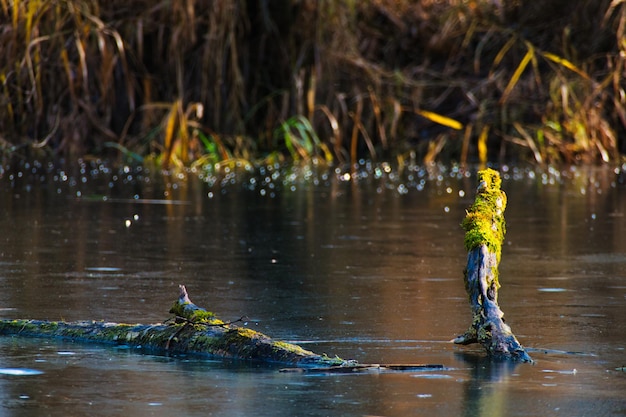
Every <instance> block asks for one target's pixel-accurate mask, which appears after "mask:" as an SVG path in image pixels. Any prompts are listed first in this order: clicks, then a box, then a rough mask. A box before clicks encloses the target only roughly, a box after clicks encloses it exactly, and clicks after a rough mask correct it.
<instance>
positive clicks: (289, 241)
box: [0, 162, 626, 417]
mask: <svg viewBox="0 0 626 417" xmlns="http://www.w3.org/2000/svg"><path fill="white" fill-rule="evenodd" d="M0 174H1V175H0V210H2V216H1V217H0V231H1V232H0V288H1V291H0V316H2V317H4V318H36V319H46V320H82V319H93V320H107V321H119V322H142V323H153V322H159V321H162V320H164V319H166V318H168V310H169V306H170V305H171V303H172V302H173V301H174V299H175V298H176V297H177V294H178V284H185V285H186V286H187V288H188V290H189V292H190V296H191V298H192V300H194V302H195V303H196V304H198V305H201V306H204V307H206V308H207V309H209V310H212V311H215V312H217V313H218V315H219V316H220V317H221V318H222V319H224V320H236V319H238V318H239V317H242V316H246V317H247V318H246V320H247V322H246V325H247V326H249V327H251V328H254V329H255V330H259V331H262V332H264V333H267V334H268V335H271V336H273V337H275V338H278V339H282V340H287V341H291V342H295V343H298V344H301V345H302V346H303V347H306V348H308V349H310V350H313V351H316V352H319V353H322V352H324V353H327V354H329V355H338V356H340V357H342V358H346V359H356V360H358V361H359V362H364V363H427V364H428V363H431V364H442V365H444V366H445V369H444V370H437V371H421V372H401V373H369V374H358V375H324V374H292V373H280V372H278V369H277V368H276V367H269V366H259V365H254V364H249V363H237V362H231V361H223V360H208V359H202V358H193V357H177V358H171V357H162V356H154V355H147V354H142V353H141V352H138V351H136V350H130V349H125V348H121V347H120V348H113V347H102V346H95V345H81V344H76V343H69V342H62V341H55V340H44V339H24V338H11V337H0V352H1V353H0V415H3V416H4V415H6V416H44V415H51V416H67V415H73V416H80V415H97V416H109V415H110V416H119V415H129V416H131V415H132V416H153V415H154V416H173V415H176V416H210V415H212V416H272V417H278V416H410V415H416V416H420V415H423V416H483V417H488V416H538V415H541V416H616V415H626V372H624V371H621V370H617V368H621V367H624V366H626V351H625V349H626V218H625V217H624V216H625V215H626V185H624V180H625V178H626V177H625V176H624V174H623V173H622V171H621V170H619V169H618V170H613V169H592V168H578V169H563V170H547V171H545V172H534V171H532V170H527V169H514V168H507V167H505V169H504V170H503V175H504V182H503V189H504V190H505V191H506V192H507V194H508V200H509V203H508V206H507V210H506V213H505V216H506V219H507V236H506V242H505V247H504V249H503V254H502V263H501V265H500V280H501V283H502V288H501V290H500V298H499V301H500V305H501V307H502V310H503V311H504V312H505V314H506V318H507V321H508V323H509V324H510V325H511V326H512V329H513V332H514V333H515V334H516V336H517V337H518V339H519V340H520V342H521V343H522V344H523V345H524V346H525V347H527V348H528V349H529V352H530V354H531V356H532V357H533V359H535V364H533V365H529V364H519V365H514V364H506V363H491V362H489V361H487V360H485V357H484V353H483V351H482V349H481V348H480V347H471V346H470V347H462V346H461V347H459V346H455V345H452V344H451V343H449V340H450V339H452V338H453V337H455V336H457V335H458V334H461V333H462V332H464V331H465V329H466V328H467V327H468V325H469V320H470V311H469V304H468V302H467V298H466V295H465V292H464V291H465V290H464V286H463V279H462V276H463V268H464V266H465V255H466V252H465V250H464V248H463V242H462V241H463V232H462V230H461V228H460V226H459V224H460V222H461V220H462V219H463V217H464V215H465V211H464V210H465V208H467V207H468V206H469V205H470V204H471V203H472V201H473V198H474V189H475V175H474V174H473V173H472V172H464V171H462V170H459V169H450V168H448V169H446V168H438V169H432V170H425V169H418V168H415V169H409V170H405V172H402V173H397V174H396V173H394V172H393V171H392V170H390V169H389V167H388V166H384V165H383V166H374V167H373V166H364V167H363V170H362V172H359V173H357V174H355V175H353V176H350V175H349V174H346V173H340V172H333V171H330V172H317V171H311V170H303V171H298V172H293V171H280V170H271V169H268V170H266V171H262V172H260V173H257V174H256V175H247V174H245V173H244V174H243V175H239V177H238V178H234V177H233V176H230V177H229V176H226V177H225V178H221V179H219V180H216V179H211V178H209V177H204V176H202V175H201V177H202V180H200V179H198V176H196V175H190V176H188V177H182V176H180V177H176V178H168V177H162V176H158V175H153V174H149V173H146V172H143V171H137V170H135V169H130V168H127V169H122V170H119V171H118V170H112V169H110V168H108V167H106V166H105V165H103V164H101V163H99V162H93V163H83V164H82V165H79V166H77V167H74V168H71V169H66V170H61V169H59V168H57V167H52V166H44V165H37V164H35V165H31V164H22V165H21V167H20V168H18V169H12V170H4V171H2V170H0Z"/></svg>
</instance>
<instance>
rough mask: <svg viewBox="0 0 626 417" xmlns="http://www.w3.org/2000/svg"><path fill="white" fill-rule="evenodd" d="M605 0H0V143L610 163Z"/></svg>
mask: <svg viewBox="0 0 626 417" xmlns="http://www.w3.org/2000/svg"><path fill="white" fill-rule="evenodd" d="M625 31H626V4H625V3H624V2H622V1H619V0H613V1H610V0H575V1H571V0H568V1H565V0H556V1H553V2H543V3H537V2H532V1H530V0H525V1H523V0H519V1H515V2H500V1H495V0H470V1H466V0H447V1H444V2H441V1H435V0H422V1H409V0H403V1H392V0H377V1H373V2H352V1H349V2H334V1H330V0H321V1H312V0H305V1H295V0H275V1H274V0H272V1H269V0H261V1H258V2H247V1H243V0H234V1H202V0H184V1H176V2H169V1H165V0H163V1H160V2H154V1H148V0H137V1H133V2H126V1H120V0H113V1H106V2H105V1H101V0H87V1H85V0H81V1H79V0H24V1H9V0H0V92H1V93H0V94H1V96H0V150H1V151H2V152H3V153H4V154H13V153H22V154H35V153H41V152H46V153H48V154H51V155H57V154H65V155H75V156H81V155H85V154H105V155H107V154H108V155H109V156H112V155H115V154H114V153H113V152H115V153H118V152H119V153H121V154H122V155H125V156H128V155H132V156H133V158H134V159H138V158H141V157H146V156H149V155H152V159H154V160H157V161H158V163H159V164H161V165H162V166H163V167H166V168H167V167H171V166H190V165H194V166H198V165H202V164H210V165H211V166H214V167H218V168H219V166H224V165H227V164H228V161H231V160H232V161H240V160H247V161H248V162H250V161H255V160H262V159H263V158H265V160H267V158H271V159H272V160H285V159H291V160H311V159H315V160H318V161H324V162H331V161H334V160H336V161H338V162H339V163H349V164H352V165H354V164H356V163H357V160H358V159H360V158H364V157H365V158H372V159H376V158H377V159H388V158H391V157H393V156H399V159H401V160H402V159H403V157H402V155H404V154H409V153H410V154H411V155H415V154H417V155H419V158H420V159H421V161H423V162H432V161H438V160H456V161H460V162H470V161H478V162H482V163H485V162H487V161H493V160H513V161H515V160H527V159H530V160H534V161H536V162H537V163H555V162H568V163H582V162H595V161H604V162H611V161H618V160H619V159H620V158H622V156H621V155H622V153H623V152H625V151H626V145H625V143H624V141H623V140H620V138H622V137H624V133H626V132H625V130H626V93H625V92H624V91H625V82H624V71H625V68H624V59H625V57H626V33H625Z"/></svg>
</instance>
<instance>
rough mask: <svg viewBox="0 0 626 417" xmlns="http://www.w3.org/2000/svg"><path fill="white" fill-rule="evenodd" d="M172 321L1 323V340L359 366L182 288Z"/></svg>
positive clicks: (299, 365)
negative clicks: (263, 329)
mask: <svg viewBox="0 0 626 417" xmlns="http://www.w3.org/2000/svg"><path fill="white" fill-rule="evenodd" d="M170 313H172V314H173V315H174V316H173V318H172V319H171V320H168V321H167V322H165V323H159V324H150V325H147V324H124V323H106V322H97V321H80V322H62V321H59V322H56V321H39V320H23V319H22V320H0V335H17V336H31V337H53V338H59V339H65V340H72V341H78V342H90V343H100V344H109V345H127V346H131V347H137V348H142V349H145V350H147V351H150V352H154V353H160V354H171V355H181V354H186V355H187V354H193V355H200V356H208V357H219V358H232V359H240V360H251V361H259V362H266V363H277V364H284V365H291V366H297V367H334V366H347V365H353V364H355V362H354V361H345V360H343V359H340V358H338V357H335V358H331V357H328V356H326V355H319V354H316V353H314V352H311V351H309V350H305V349H303V348H301V347H300V346H298V345H294V344H291V343H287V342H282V341H278V340H274V339H271V338H270V337H268V336H266V335H264V334H262V333H259V332H257V331H254V330H251V329H249V328H245V327H239V326H236V325H234V324H233V323H225V322H223V321H222V320H220V319H218V318H217V317H216V316H215V315H214V314H213V313H211V312H209V311H207V310H205V309H203V308H200V307H198V306H196V305H195V304H194V303H192V302H191V300H190V299H189V296H188V295H187V290H186V289H185V286H183V285H181V286H180V296H179V298H178V299H177V300H176V302H175V303H174V305H173V306H172V308H171V310H170Z"/></svg>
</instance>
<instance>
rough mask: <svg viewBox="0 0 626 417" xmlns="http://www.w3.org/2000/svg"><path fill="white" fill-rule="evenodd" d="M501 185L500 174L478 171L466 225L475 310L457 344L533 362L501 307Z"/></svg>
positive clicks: (468, 278)
mask: <svg viewBox="0 0 626 417" xmlns="http://www.w3.org/2000/svg"><path fill="white" fill-rule="evenodd" d="M500 185H501V179H500V175H499V174H498V172H497V171H494V170H492V169H486V170H482V171H479V172H478V188H477V191H476V198H475V201H474V204H473V205H472V206H471V207H470V208H469V209H468V210H467V216H466V217H465V220H464V221H463V224H462V225H463V228H464V229H465V249H466V250H467V251H468V254H467V266H466V268H465V274H464V275H465V289H466V291H467V293H468V295H469V302H470V305H471V308H472V324H471V325H470V327H469V329H468V330H467V331H466V332H465V333H464V334H463V335H461V336H458V337H456V338H455V339H454V340H453V341H454V343H457V344H462V345H467V344H471V343H480V344H481V345H482V346H483V347H484V348H485V349H486V350H487V353H488V354H489V355H490V356H492V357H494V358H505V359H512V360H517V361H522V362H532V359H531V358H530V356H529V355H528V354H527V353H526V350H525V349H524V348H523V347H522V345H521V344H520V343H519V342H518V340H517V338H516V337H515V335H514V334H513V332H512V331H511V328H510V327H509V326H508V325H507V324H506V323H505V321H504V313H503V312H502V310H501V309H500V306H499V305H498V289H499V288H500V282H499V277H498V265H499V264H500V255H501V250H502V242H503V240H504V234H505V232H506V227H505V222H504V209H505V207H506V194H505V193H504V191H502V190H501V189H500Z"/></svg>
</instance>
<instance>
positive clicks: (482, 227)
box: [462, 169, 506, 287]
mask: <svg viewBox="0 0 626 417" xmlns="http://www.w3.org/2000/svg"><path fill="white" fill-rule="evenodd" d="M501 183H502V180H501V179H500V174H499V173H498V172H497V171H494V170H493V169H485V170H482V171H479V172H478V184H479V185H478V188H477V192H476V199H475V200H474V204H472V206H471V207H470V208H469V209H468V210H467V215H466V216H465V219H464V220H463V223H462V226H463V229H464V230H465V241H464V243H465V249H466V250H467V251H468V252H469V251H471V250H473V249H476V248H478V247H479V246H480V245H486V246H487V248H488V249H489V251H490V252H491V253H494V254H495V255H496V265H495V268H494V270H493V271H492V272H493V277H494V278H495V284H496V286H497V287H499V286H500V284H499V282H498V274H497V265H498V264H499V263H500V256H501V253H502V242H503V241H504V235H505V233H506V224H505V221H504V209H505V208H506V194H505V193H504V191H502V190H501V189H500V185H501Z"/></svg>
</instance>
